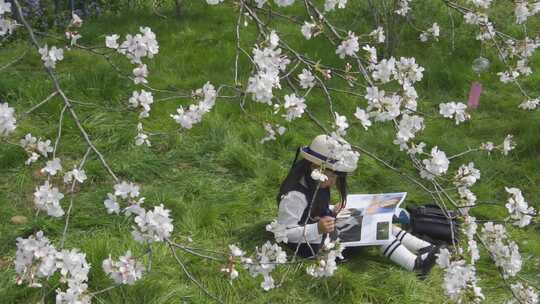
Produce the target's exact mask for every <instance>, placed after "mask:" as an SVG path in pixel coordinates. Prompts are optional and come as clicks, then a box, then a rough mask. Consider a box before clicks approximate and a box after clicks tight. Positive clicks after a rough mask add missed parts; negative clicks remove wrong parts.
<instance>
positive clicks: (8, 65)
mask: <svg viewBox="0 0 540 304" xmlns="http://www.w3.org/2000/svg"><path fill="white" fill-rule="evenodd" d="M28 50H30V47H27V48H26V49H25V50H24V52H23V53H22V54H21V55H19V56H18V57H16V58H15V59H13V60H12V61H10V62H8V63H6V64H4V65H3V66H0V73H1V72H2V71H3V70H5V69H7V68H9V67H10V66H12V65H14V64H16V63H18V62H19V61H21V60H22V59H23V58H24V57H25V56H26V54H28Z"/></svg>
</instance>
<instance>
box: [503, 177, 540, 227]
mask: <svg viewBox="0 0 540 304" xmlns="http://www.w3.org/2000/svg"><path fill="white" fill-rule="evenodd" d="M505 190H506V192H508V193H509V194H510V197H509V198H508V203H506V205H505V206H506V209H508V213H510V219H512V220H514V223H513V224H514V225H516V226H519V227H520V228H523V227H525V226H527V225H529V224H530V223H531V219H532V217H533V215H535V214H536V211H535V210H534V208H533V207H532V206H531V207H529V204H528V203H527V201H525V198H524V197H523V194H522V193H521V190H520V189H518V188H514V187H510V188H508V187H505Z"/></svg>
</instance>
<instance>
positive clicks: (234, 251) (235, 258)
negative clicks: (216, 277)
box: [221, 245, 249, 280]
mask: <svg viewBox="0 0 540 304" xmlns="http://www.w3.org/2000/svg"><path fill="white" fill-rule="evenodd" d="M229 250H230V251H231V254H230V256H229V260H228V263H227V265H226V266H224V267H223V268H221V272H223V273H225V274H227V276H228V277H229V279H230V280H234V279H236V278H238V270H236V263H237V262H243V261H245V260H246V259H247V260H249V258H245V257H244V255H245V252H244V251H242V250H241V249H240V248H238V246H236V245H229Z"/></svg>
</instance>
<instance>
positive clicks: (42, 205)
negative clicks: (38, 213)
mask: <svg viewBox="0 0 540 304" xmlns="http://www.w3.org/2000/svg"><path fill="white" fill-rule="evenodd" d="M62 198H64V195H63V194H62V193H60V191H58V188H56V187H52V186H51V185H50V184H49V181H45V183H44V184H43V185H41V186H40V187H37V188H36V191H35V192H34V203H35V204H36V207H37V208H38V209H39V210H43V211H46V212H47V214H48V215H50V216H53V217H61V216H62V215H64V210H63V209H62V206H60V200H61V199H62Z"/></svg>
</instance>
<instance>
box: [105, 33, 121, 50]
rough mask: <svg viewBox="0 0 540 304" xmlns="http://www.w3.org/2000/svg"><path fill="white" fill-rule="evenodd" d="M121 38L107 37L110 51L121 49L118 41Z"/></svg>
mask: <svg viewBox="0 0 540 304" xmlns="http://www.w3.org/2000/svg"><path fill="white" fill-rule="evenodd" d="M119 38H120V36H118V35H117V34H113V35H110V36H106V37H105V46H106V47H108V48H110V49H117V48H118V47H120V45H119V44H118V39H119Z"/></svg>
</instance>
